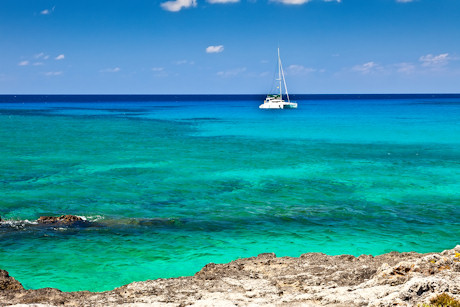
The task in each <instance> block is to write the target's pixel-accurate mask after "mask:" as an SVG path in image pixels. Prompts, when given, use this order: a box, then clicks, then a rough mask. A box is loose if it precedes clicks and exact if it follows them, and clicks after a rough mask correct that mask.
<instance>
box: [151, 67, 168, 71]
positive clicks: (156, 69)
mask: <svg viewBox="0 0 460 307" xmlns="http://www.w3.org/2000/svg"><path fill="white" fill-rule="evenodd" d="M163 70H165V69H164V67H153V68H152V71H156V72H160V71H163Z"/></svg>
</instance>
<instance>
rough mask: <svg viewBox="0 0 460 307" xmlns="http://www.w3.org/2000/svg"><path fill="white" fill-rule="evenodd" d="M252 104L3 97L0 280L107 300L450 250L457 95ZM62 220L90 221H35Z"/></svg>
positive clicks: (457, 230)
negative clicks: (193, 281) (251, 269)
mask: <svg viewBox="0 0 460 307" xmlns="http://www.w3.org/2000/svg"><path fill="white" fill-rule="evenodd" d="M263 98H264V97H263V96H260V95H227V96H226V95H218V96H216V95H214V96H203V95H192V96H187V95H176V96H174V95H170V96H168V95H158V96H62V95H61V96H0V171H1V172H0V216H1V219H2V222H1V223H0V268H1V269H4V270H7V271H8V272H9V273H10V275H12V276H14V277H15V278H16V279H18V280H19V281H20V282H21V283H23V285H24V286H25V287H26V288H29V289H37V288H42V287H55V288H59V289H61V290H63V291H76V290H90V291H104V290H111V289H113V288H115V287H119V286H121V285H124V284H127V283H130V282H133V281H143V280H148V279H156V278H169V277H177V276H189V275H193V274H194V273H196V272H197V271H199V270H200V269H201V268H202V267H203V266H204V265H205V264H207V263H209V262H214V263H224V262H229V261H231V260H235V259H237V258H242V257H251V256H257V255H258V254H260V253H264V252H274V253H276V255H277V256H294V257H297V256H299V255H301V254H303V253H308V252H322V253H326V254H329V255H338V254H352V255H355V256H358V255H360V254H372V255H378V254H382V253H387V252H390V251H401V252H403V251H416V252H439V251H442V250H444V249H450V248H453V247H454V246H455V245H456V244H459V243H460V242H459V238H460V95H297V96H296V97H294V98H295V99H296V100H297V102H298V104H299V108H298V109H296V110H260V109H259V108H258V105H259V104H260V103H261V102H262V100H263ZM63 214H73V215H77V216H81V217H84V218H85V219H87V220H88V221H90V222H91V223H89V224H87V225H83V226H80V227H65V226H62V227H52V226H40V225H37V224H36V222H35V220H36V219H37V218H38V217H40V216H44V215H53V216H57V215H63Z"/></svg>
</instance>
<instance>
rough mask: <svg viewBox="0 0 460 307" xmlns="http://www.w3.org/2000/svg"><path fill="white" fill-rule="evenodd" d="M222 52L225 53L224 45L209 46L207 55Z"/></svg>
mask: <svg viewBox="0 0 460 307" xmlns="http://www.w3.org/2000/svg"><path fill="white" fill-rule="evenodd" d="M222 51H224V46H223V45H218V46H208V47H207V48H206V53H220V52H222Z"/></svg>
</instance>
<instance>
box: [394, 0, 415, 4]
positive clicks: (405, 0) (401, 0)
mask: <svg viewBox="0 0 460 307" xmlns="http://www.w3.org/2000/svg"><path fill="white" fill-rule="evenodd" d="M414 1H415V0H396V2H400V3H408V2H414Z"/></svg>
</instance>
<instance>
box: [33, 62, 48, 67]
mask: <svg viewBox="0 0 460 307" xmlns="http://www.w3.org/2000/svg"><path fill="white" fill-rule="evenodd" d="M32 65H33V66H43V65H45V63H43V62H35V63H33V64H32Z"/></svg>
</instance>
